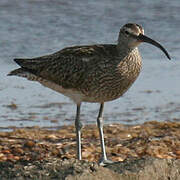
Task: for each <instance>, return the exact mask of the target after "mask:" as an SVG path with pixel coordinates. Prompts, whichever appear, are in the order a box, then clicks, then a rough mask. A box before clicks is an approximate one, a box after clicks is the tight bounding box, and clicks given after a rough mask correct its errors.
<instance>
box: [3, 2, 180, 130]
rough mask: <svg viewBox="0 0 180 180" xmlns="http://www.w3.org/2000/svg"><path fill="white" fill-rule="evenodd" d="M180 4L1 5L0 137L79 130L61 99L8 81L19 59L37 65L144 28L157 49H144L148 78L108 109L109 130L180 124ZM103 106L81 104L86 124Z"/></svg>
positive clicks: (21, 81) (144, 73) (42, 89)
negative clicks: (128, 27)
mask: <svg viewBox="0 0 180 180" xmlns="http://www.w3.org/2000/svg"><path fill="white" fill-rule="evenodd" d="M179 12H180V2H179V0H172V1H169V0H157V1H149V0H139V1H130V0H126V1H119V0H101V1H97V0H91V1H84V0H76V1H74V0H68V1H67V0H1V1H0V130H7V129H8V128H11V127H27V126H41V127H48V128H58V127H60V126H62V125H68V124H73V123H74V116H75V111H76V106H75V104H74V103H73V102H72V101H71V100H69V99H68V98H67V97H64V96H63V95H61V94H58V93H56V92H53V91H52V90H50V89H48V88H45V87H43V86H41V85H40V84H39V83H37V82H30V81H27V80H26V79H23V78H18V77H7V76H6V74H7V73H8V72H9V71H11V70H12V69H14V68H16V67H17V65H16V64H15V63H14V61H13V58H15V57H29V58H31V57H36V56H42V55H45V54H50V53H53V52H56V51H58V50H60V49H62V48H64V47H66V46H72V45H83V44H95V43H113V44H114V43H116V42H117V37H118V33H119V29H120V27H121V26H122V25H124V24H126V23H128V22H134V23H138V24H140V25H142V26H143V27H144V29H145V34H146V35H147V36H149V37H151V38H152V39H154V40H156V41H158V42H160V43H161V44H162V45H163V46H164V47H165V48H166V49H167V50H168V52H169V54H170V55H171V58H172V60H171V61H169V60H168V59H167V58H166V57H165V55H164V54H163V53H162V52H161V51H160V50H159V49H157V48H155V47H154V46H152V45H149V44H145V43H144V44H142V45H140V47H139V48H140V52H141V54H142V58H143V70H142V73H141V74H140V77H139V78H138V80H137V81H136V82H135V83H134V85H133V86H132V88H131V89H130V90H129V91H128V92H127V93H126V94H125V95H124V96H123V97H122V98H120V99H118V100H115V101H113V102H108V103H106V104H105V114H104V119H105V123H108V124H111V123H124V124H130V125H131V124H139V123H143V122H146V121H152V120H157V121H180V81H179V78H180V60H179V59H180V58H179V56H180V50H179V47H180V13H179ZM98 109H99V104H91V103H84V104H83V106H82V113H81V119H82V121H83V122H84V124H87V123H95V122H96V116H97V113H98Z"/></svg>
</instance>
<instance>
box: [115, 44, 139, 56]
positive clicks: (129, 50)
mask: <svg viewBox="0 0 180 180" xmlns="http://www.w3.org/2000/svg"><path fill="white" fill-rule="evenodd" d="M117 50H118V54H119V56H121V57H122V56H127V55H129V54H133V53H137V52H138V48H137V47H128V46H127V45H125V44H120V43H118V44H117Z"/></svg>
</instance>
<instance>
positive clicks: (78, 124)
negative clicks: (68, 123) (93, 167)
mask: <svg viewBox="0 0 180 180" xmlns="http://www.w3.org/2000/svg"><path fill="white" fill-rule="evenodd" d="M80 107H81V104H78V105H77V111H76V119H75V128H76V143H77V144H76V147H77V159H78V160H81V159H82V156H81V128H82V124H81V122H80Z"/></svg>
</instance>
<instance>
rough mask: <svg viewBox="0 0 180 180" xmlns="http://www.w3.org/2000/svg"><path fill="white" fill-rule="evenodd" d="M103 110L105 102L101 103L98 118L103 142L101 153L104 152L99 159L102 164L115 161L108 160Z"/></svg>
mask: <svg viewBox="0 0 180 180" xmlns="http://www.w3.org/2000/svg"><path fill="white" fill-rule="evenodd" d="M103 110H104V103H101V105H100V109H99V115H98V118H97V125H98V129H99V135H100V142H101V153H102V154H101V159H100V160H99V164H100V165H105V164H110V163H113V162H112V161H109V160H107V156H106V149H105V143H104V134H103Z"/></svg>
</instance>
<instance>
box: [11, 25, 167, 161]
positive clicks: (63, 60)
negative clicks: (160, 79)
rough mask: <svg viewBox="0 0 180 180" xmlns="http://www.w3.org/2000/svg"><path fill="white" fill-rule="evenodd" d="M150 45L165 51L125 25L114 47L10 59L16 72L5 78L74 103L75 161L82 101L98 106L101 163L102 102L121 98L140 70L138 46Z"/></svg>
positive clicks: (88, 47)
mask: <svg viewBox="0 0 180 180" xmlns="http://www.w3.org/2000/svg"><path fill="white" fill-rule="evenodd" d="M142 42H146V43H150V44H152V45H154V46H156V47H158V48H160V49H161V50H162V51H163V52H164V53H165V55H166V56H167V57H168V58H169V59H170V56H169V54H168V52H167V51H166V50H165V49H164V48H163V46H161V45H160V44H159V43H158V42H156V41H154V40H152V39H150V38H149V37H147V36H145V35H144V30H143V28H142V27H141V26H140V25H138V24H132V23H129V24H126V25H124V26H123V27H122V28H121V29H120V32H119V37H118V43H117V44H97V45H86V46H74V47H67V48H64V49H62V50H60V51H58V52H56V53H54V54H50V55H46V56H42V57H36V58H32V59H26V58H23V59H14V61H15V62H16V63H17V64H18V65H20V66H21V67H20V68H19V69H15V70H13V71H11V72H10V73H9V74H8V75H16V76H21V77H25V78H27V79H28V80H32V81H38V82H39V83H41V84H42V85H44V86H46V87H48V88H51V89H53V90H55V91H57V92H59V93H62V94H64V95H65V96H68V97H70V98H71V99H72V100H73V101H74V102H75V103H76V104H77V111H76V118H75V128H76V142H77V158H78V159H79V160H81V159H82V157H81V128H82V124H81V121H80V107H81V103H82V102H91V103H100V109H99V115H98V117H97V125H98V129H99V134H100V142H101V151H102V154H101V159H100V163H101V164H106V163H108V162H109V160H107V156H106V151H105V143H104V135H103V109H104V103H105V102H107V101H112V100H114V99H117V98H119V97H121V96H122V95H123V94H124V93H125V92H126V91H127V90H128V89H129V87H130V86H131V85H132V84H133V82H134V81H135V80H136V78H137V77H138V75H139V73H140V70H141V56H140V54H139V51H138V48H137V47H138V45H139V44H140V43H142Z"/></svg>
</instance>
